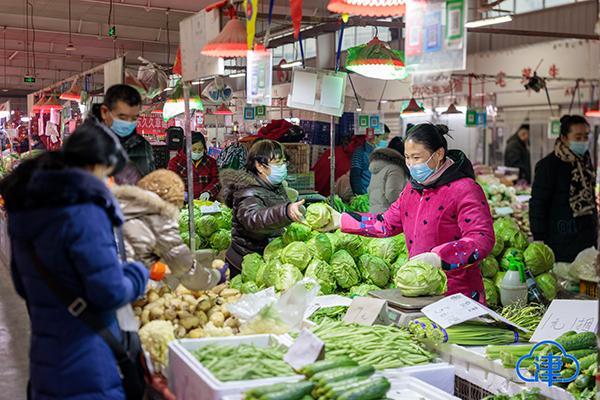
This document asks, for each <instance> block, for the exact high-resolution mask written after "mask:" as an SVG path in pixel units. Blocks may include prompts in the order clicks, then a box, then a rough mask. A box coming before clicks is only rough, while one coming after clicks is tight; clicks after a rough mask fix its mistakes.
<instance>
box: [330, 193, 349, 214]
mask: <svg viewBox="0 0 600 400" xmlns="http://www.w3.org/2000/svg"><path fill="white" fill-rule="evenodd" d="M333 209H334V210H335V211H337V212H339V213H343V212H346V211H348V207H347V206H346V203H344V201H343V200H342V199H341V198H340V196H338V195H337V194H336V195H335V196H333Z"/></svg>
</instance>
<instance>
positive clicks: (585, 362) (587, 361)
mask: <svg viewBox="0 0 600 400" xmlns="http://www.w3.org/2000/svg"><path fill="white" fill-rule="evenodd" d="M597 359H598V354H597V353H592V354H590V355H587V356H585V357H583V358H580V359H579V370H580V371H582V372H583V371H585V370H586V369H588V368H589V367H590V366H591V365H592V364H593V363H595V362H596V360H597ZM574 366H575V365H573V367H574Z"/></svg>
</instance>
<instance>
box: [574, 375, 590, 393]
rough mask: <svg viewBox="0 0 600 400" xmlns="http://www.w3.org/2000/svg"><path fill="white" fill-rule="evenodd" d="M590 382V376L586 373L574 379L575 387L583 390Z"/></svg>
mask: <svg viewBox="0 0 600 400" xmlns="http://www.w3.org/2000/svg"><path fill="white" fill-rule="evenodd" d="M589 384H590V377H589V376H587V375H579V376H578V377H577V379H575V387H576V388H577V389H579V390H583V389H585V388H586V387H588V386H589Z"/></svg>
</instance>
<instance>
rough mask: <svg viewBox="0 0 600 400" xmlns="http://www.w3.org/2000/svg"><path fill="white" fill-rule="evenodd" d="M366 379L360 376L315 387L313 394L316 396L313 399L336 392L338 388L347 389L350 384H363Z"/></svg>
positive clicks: (366, 377)
mask: <svg viewBox="0 0 600 400" xmlns="http://www.w3.org/2000/svg"><path fill="white" fill-rule="evenodd" d="M366 379H368V376H365V375H362V376H357V377H354V378H349V379H344V380H341V381H334V382H328V383H325V384H324V385H321V386H317V387H316V388H315V390H314V391H313V393H314V394H316V395H317V396H315V397H318V396H325V395H327V393H328V392H330V391H332V390H337V389H339V388H343V387H347V386H349V385H352V384H356V383H361V382H364V381H365V380H366Z"/></svg>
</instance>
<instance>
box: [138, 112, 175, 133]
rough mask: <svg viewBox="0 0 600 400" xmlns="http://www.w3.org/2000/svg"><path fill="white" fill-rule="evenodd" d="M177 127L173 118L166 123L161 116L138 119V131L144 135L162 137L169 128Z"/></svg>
mask: <svg viewBox="0 0 600 400" xmlns="http://www.w3.org/2000/svg"><path fill="white" fill-rule="evenodd" d="M172 126H175V120H174V119H173V118H171V119H170V120H169V121H168V122H164V121H163V118H162V115H161V114H155V115H151V116H141V117H139V118H138V123H137V131H138V133H140V134H142V135H156V136H162V135H165V134H166V132H167V128H170V127H172Z"/></svg>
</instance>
